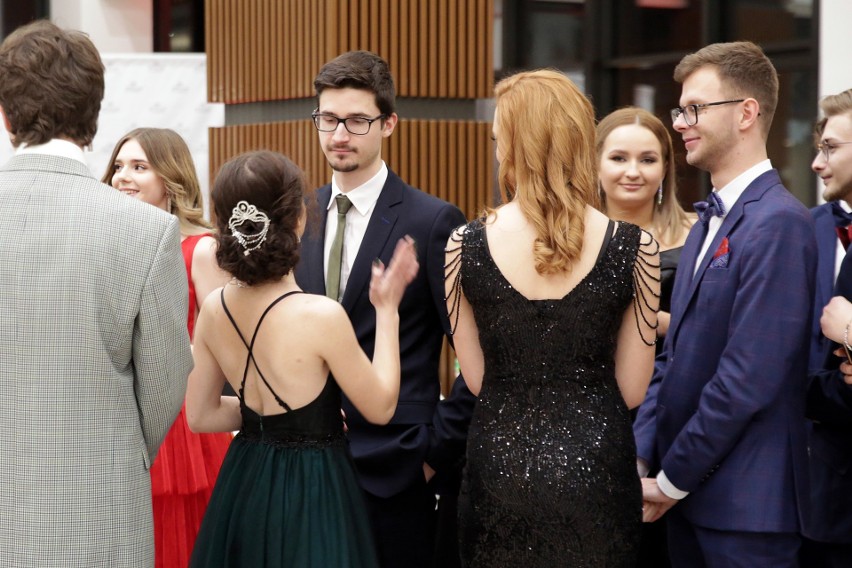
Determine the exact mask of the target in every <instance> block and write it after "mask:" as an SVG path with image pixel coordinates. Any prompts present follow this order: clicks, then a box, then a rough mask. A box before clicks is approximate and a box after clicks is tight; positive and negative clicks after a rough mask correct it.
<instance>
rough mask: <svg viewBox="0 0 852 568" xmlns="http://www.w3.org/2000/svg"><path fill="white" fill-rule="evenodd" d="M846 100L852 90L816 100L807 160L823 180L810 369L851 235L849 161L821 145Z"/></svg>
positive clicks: (816, 211) (820, 349) (821, 349)
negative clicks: (811, 154)
mask: <svg viewBox="0 0 852 568" xmlns="http://www.w3.org/2000/svg"><path fill="white" fill-rule="evenodd" d="M849 101H852V89H850V90H847V91H844V92H843V93H840V94H838V95H832V96H829V97H826V98H825V99H824V100H823V101H822V102H821V103H820V106H822V107H823V114H824V115H825V116H824V117H823V118H822V119H821V120H820V121H819V122H817V124H816V126H815V127H814V138H815V142H816V143H817V145H818V147H819V151H818V152H817V155H816V157H815V158H814V160H813V162H812V163H811V168H812V169H813V170H814V171H815V172H816V173H817V175H819V176H820V177H822V178H824V179H825V190H824V192H823V198H824V199H825V200H826V203H823V204H822V205H818V206H816V207H814V208H813V209H811V215H813V218H814V229H815V231H816V238H817V248H818V250H819V256H818V258H817V289H816V298H815V301H814V317H813V321H812V324H811V349H810V358H809V363H808V368H809V369H813V370H815V369H820V368H822V366H823V363H824V362H825V357H826V354H827V353H828V352H829V347H830V344H831V342H830V341H829V340H828V339H827V338H826V337H825V336H824V335H823V334H822V330H821V329H820V323H819V321H820V316H821V315H822V309H823V307H825V305H826V304H827V303H828V301H829V300H830V299H831V297H832V296H833V295H834V283H835V280H836V279H837V276H838V274H839V272H840V263H841V262H843V257H845V256H846V249H847V248H849V245H850V237H852V207H850V205H849V203H848V202H847V199H848V200H852V180H849V179H846V178H845V177H844V176H843V175H842V174H843V171H844V168H846V167H850V168H852V160H841V161H838V160H835V162H836V163H835V164H832V163H830V159H829V154H828V152H829V151H832V148H831V141H828V144H829V145H828V146H823V145H822V140H823V137H822V133H823V130H825V125H826V122H827V121H828V119H829V118H831V117H833V116H838V117H842V116H843V115H844V113H846V112H849V111H850V110H852V109H849V108H846V105H847V104H849ZM829 112H830V113H831V114H829ZM842 120H843V119H842V118H838V119H837V120H836V121H834V123H835V124H834V127H835V128H836V127H838V125H839V122H838V121H842ZM835 166H836V167H839V168H840V170H839V173H840V175H839V176H836V175H834V167H835Z"/></svg>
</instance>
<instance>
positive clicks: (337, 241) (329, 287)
mask: <svg viewBox="0 0 852 568" xmlns="http://www.w3.org/2000/svg"><path fill="white" fill-rule="evenodd" d="M334 200H335V201H336V202H337V232H336V233H334V240H333V241H331V251H329V253H328V273H327V274H326V279H325V295H326V296H328V297H329V298H331V299H332V300H338V301H339V300H340V296H341V293H340V263H341V260H342V259H343V232H344V231H345V230H346V213H347V212H348V211H349V208H350V207H352V202H351V201H349V198H348V197H346V196H345V195H343V194H342V193H341V194H340V195H338V196H337V197H335V198H334Z"/></svg>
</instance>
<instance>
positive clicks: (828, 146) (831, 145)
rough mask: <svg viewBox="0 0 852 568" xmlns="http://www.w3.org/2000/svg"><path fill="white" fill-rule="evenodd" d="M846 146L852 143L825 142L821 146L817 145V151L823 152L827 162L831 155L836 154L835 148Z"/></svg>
mask: <svg viewBox="0 0 852 568" xmlns="http://www.w3.org/2000/svg"><path fill="white" fill-rule="evenodd" d="M844 144H852V142H828V141H826V140H823V141H822V142H820V143H819V144H817V150H818V151H820V152H822V156H823V157H824V158H825V161H826V162H827V161H828V160H829V158H831V155H832V154H834V150H835V148H837V147H838V146H843V145H844Z"/></svg>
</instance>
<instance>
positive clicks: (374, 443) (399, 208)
mask: <svg viewBox="0 0 852 568" xmlns="http://www.w3.org/2000/svg"><path fill="white" fill-rule="evenodd" d="M314 87H315V90H316V93H317V101H318V106H317V109H316V111H314V113H313V119H314V125H315V126H316V128H317V131H318V135H319V143H320V145H321V146H322V150H323V152H324V153H325V157H326V159H327V160H328V163H329V165H330V166H331V169H332V170H333V174H332V180H331V183H330V184H329V185H326V186H324V187H321V188H320V189H319V190H317V195H316V202H315V203H312V204H311V207H312V208H314V209H317V210H318V211H317V213H318V214H316V215H309V223H308V227H307V230H306V231H305V235H304V237H303V240H302V252H301V261H300V264H299V266H298V267H297V268H296V279H297V281H298V282H299V285H300V286H302V287H303V288H304V289H305V291H307V292H313V293H318V294H327V295H328V296H330V297H333V298H335V299H338V300H339V301H340V302H341V304H342V306H343V308H344V309H345V310H346V312H347V313H348V314H349V317H350V319H351V320H352V324H353V326H354V328H355V332H356V334H357V336H358V341H359V342H360V344H361V347H362V348H363V349H364V351H365V352H366V353H368V354H369V353H372V352H373V345H374V338H375V331H376V322H375V311H374V309H373V306H372V305H371V304H370V299H369V284H370V268H371V264H372V263H373V262H374V261H376V260H378V261H382V262H385V263H387V262H388V261H389V260H390V257H391V255H392V253H393V249H394V246H395V244H396V242H397V240H398V239H400V238H401V237H403V236H404V235H410V236H411V237H413V238H414V239H415V241H416V243H417V248H418V256H419V260H420V272H419V274H418V275H417V277H416V279H415V280H414V281H413V282H412V283H411V284H410V285H409V287H408V290H407V291H406V293H405V296H404V297H403V300H402V303H401V304H400V306H399V317H400V340H399V343H400V362H401V375H402V376H401V383H400V393H399V404H398V406H397V411H396V414H395V415H394V417H393V418H392V419H391V422H390V424H388V425H386V426H375V425H372V424H369V423H367V421H366V420H365V419H364V418H363V417H362V416H361V414H360V413H359V412H358V411H357V410H356V409H355V407H353V406H352V405H351V404H350V403H349V402H348V401H346V400H344V404H343V407H344V411H345V414H346V419H347V424H348V427H349V439H350V448H351V450H352V455H353V457H354V459H355V465H356V468H357V472H358V476H359V481H360V483H361V487H362V488H363V489H364V493H365V497H366V501H367V508H368V510H369V513H370V517H371V521H372V525H373V533H374V535H375V537H376V541H377V545H378V552H379V559H380V562H381V565H382V566H383V567H385V568H387V567H392V566H393V567H396V566H399V567H406V568H408V567H417V566H431V565H432V561H433V555H434V552H435V541H436V522H437V518H438V516H439V515H440V516H442V517H444V516H446V518H448V519H450V520H451V521H452V522H454V521H455V510H454V508H452V507H451V508H450V509H449V510H446V511H444V510H443V509H444V507H445V506H447V505H448V504H451V505H454V504H455V495H454V494H453V492H457V484H458V476H459V474H460V466H461V460H462V458H463V455H464V450H465V439H466V436H467V427H468V423H469V422H470V416H471V413H472V411H473V403H474V397H473V395H472V394H471V393H470V391H468V390H467V387H466V386H465V384H464V380H463V379H462V378H461V377H459V378H458V379H457V380H456V381H455V382H454V384H453V389H452V392H451V394H450V396H449V397H448V398H447V399H446V400H443V401H440V402H439V398H440V384H439V377H438V367H439V358H440V353H441V344H442V341H443V338H444V335H445V334H449V330H450V327H449V321H448V319H447V315H446V308H445V303H444V268H443V264H444V246H445V245H446V243H447V239H448V238H449V235H450V232H451V231H452V230H453V229H454V228H455V227H457V226H459V225H461V224H463V223H464V222H465V218H464V216H463V215H462V213H461V211H459V209H458V208H457V207H455V206H453V205H450V204H449V203H447V202H445V201H441V200H440V199H437V198H435V197H432V196H430V195H428V194H426V193H424V192H422V191H420V190H418V189H415V188H413V187H411V186H409V185H408V184H406V183H405V182H404V181H402V180H401V179H400V178H399V177H398V176H397V175H396V174H394V173H393V172H392V171H390V170H389V169H388V167H387V165H386V164H385V163H384V161H382V158H381V150H382V142H383V140H384V139H386V138H388V137H390V136H391V135H392V134H393V131H394V128H395V127H396V125H397V121H398V116H397V114H396V112H395V108H394V105H395V89H394V83H393V77H392V76H391V74H390V70H389V68H388V64H387V62H385V61H384V60H383V59H381V58H380V57H378V56H377V55H375V54H372V53H369V52H366V51H352V52H348V53H344V54H343V55H340V56H339V57H337V58H336V59H333V60H332V61H330V62H328V63H326V64H325V65H324V66H323V67H322V69H320V71H319V74H318V75H317V76H316V79H315V80H314ZM436 472H437V473H436ZM447 486H449V487H452V489H451V490H449V489H446V488H447ZM444 491H450V493H448V494H446V495H444V496H442V498H441V499H440V502H439V510H438V512H436V497H435V495H436V493H442V492H444ZM438 530H440V528H439V529H438ZM449 531H450V538H449V544H450V545H451V546H453V547H454V546H455V543H456V534H455V529H454V527H450V528H449ZM443 552H445V553H448V556H449V557H451V558H453V559H455V562H456V563H457V562H458V560H457V558H458V554H457V552H454V551H453V550H449V551H446V550H445V551H443ZM439 565H445V564H443V563H442V564H439ZM450 565H452V564H450Z"/></svg>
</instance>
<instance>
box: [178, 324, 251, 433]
mask: <svg viewBox="0 0 852 568" xmlns="http://www.w3.org/2000/svg"><path fill="white" fill-rule="evenodd" d="M208 309H209V308H208ZM208 319H210V316H209V314H207V313H206V311H205V309H204V307H202V309H201V313H200V314H199V315H198V321H197V322H196V326H195V341H194V343H193V347H192V355H193V359H194V360H195V367H194V368H193V369H192V372H191V373H190V374H189V380H188V382H187V387H186V420H187V422H188V423H189V428H190V429H191V430H192V431H193V432H233V431H234V430H238V429H239V427H240V423H241V422H242V417H241V416H240V403H239V399H238V398H237V397H235V396H222V387H223V386H224V385H225V375H224V373H222V369H221V368H220V367H219V363H218V362H217V361H216V359H215V358H214V357H213V354H212V353H211V352H210V349H209V347H208V346H207V341H206V338H207V336H208V334H210V333H215V332H216V330H215V329H210V323H211V322H208Z"/></svg>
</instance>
